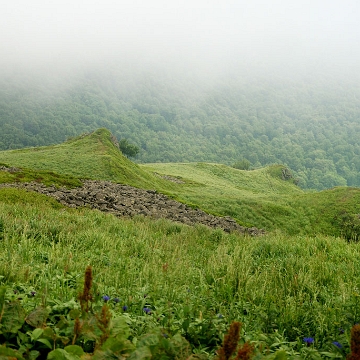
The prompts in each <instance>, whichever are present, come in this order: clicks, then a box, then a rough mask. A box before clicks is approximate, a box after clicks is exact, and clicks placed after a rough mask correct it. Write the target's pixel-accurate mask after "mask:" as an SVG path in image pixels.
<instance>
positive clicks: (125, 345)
mask: <svg viewBox="0 0 360 360" xmlns="http://www.w3.org/2000/svg"><path fill="white" fill-rule="evenodd" d="M133 349H134V345H133V344H132V343H131V342H130V341H129V340H125V341H123V340H122V339H121V338H120V339H119V338H109V339H107V340H106V341H105V343H104V344H103V346H102V347H101V350H104V351H106V350H111V351H112V352H114V353H118V352H121V353H123V352H124V351H126V352H129V351H131V350H133Z"/></svg>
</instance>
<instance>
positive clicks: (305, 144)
mask: <svg viewBox="0 0 360 360" xmlns="http://www.w3.org/2000/svg"><path fill="white" fill-rule="evenodd" d="M114 71H115V73H114ZM198 80H199V79H196V78H194V77H190V76H183V77H180V76H179V77H177V76H173V75H171V74H169V73H168V72H166V71H164V72H161V71H158V72H157V71H153V72H140V71H138V72H136V71H134V72H130V73H125V72H122V71H121V70H114V69H113V70H112V72H106V71H102V72H95V71H94V72H87V73H86V74H85V73H84V74H77V75H76V76H74V77H73V78H72V79H71V80H69V79H66V81H65V80H64V81H61V80H59V79H58V80H57V83H52V82H51V81H48V82H46V83H44V82H41V81H40V80H38V79H36V78H31V77H26V76H25V77H24V76H20V75H19V76H13V77H11V78H10V77H7V78H6V77H3V78H1V79H0V126H1V132H0V149H3V150H6V149H15V148H21V147H29V146H43V145H48V144H53V143H60V142H62V141H64V140H65V139H66V138H68V137H71V136H76V135H79V134H81V133H83V132H89V131H92V130H94V129H96V128H99V127H106V128H108V129H109V130H110V131H111V132H112V133H113V134H114V135H115V136H116V137H117V139H118V140H120V139H127V140H126V141H128V144H131V145H132V146H134V149H133V150H136V149H139V150H140V151H139V153H138V154H137V159H138V161H140V162H194V161H195V162H197V161H202V162H218V163H224V164H228V165H232V164H234V163H236V162H239V161H242V160H243V159H246V160H247V161H248V162H249V166H248V167H249V168H254V167H260V166H264V165H267V164H272V163H281V164H284V165H286V166H288V167H289V168H290V169H292V170H293V172H294V174H295V177H297V178H298V180H299V185H300V186H302V187H304V188H314V189H323V188H329V187H333V186H337V185H349V186H360V143H359V141H358V138H359V134H360V103H359V101H358V99H359V98H360V88H359V85H358V83H357V82H356V81H355V79H347V80H344V79H343V80H339V79H338V78H336V77H335V76H334V77H331V76H327V77H322V76H320V75H318V76H317V77H312V78H309V79H305V80H302V79H301V78H299V77H298V78H296V77H295V76H294V78H293V79H291V80H289V79H284V78H280V77H278V78H277V77H276V76H273V78H272V79H270V77H268V78H265V77H262V78H261V77H260V76H259V77H253V78H250V77H246V76H245V75H244V76H242V77H239V76H238V77H233V78H223V79H222V80H218V81H211V79H210V80H208V81H198ZM125 145H126V144H125ZM135 155H136V154H135ZM130 156H133V155H130Z"/></svg>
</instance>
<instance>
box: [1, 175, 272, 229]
mask: <svg viewBox="0 0 360 360" xmlns="http://www.w3.org/2000/svg"><path fill="white" fill-rule="evenodd" d="M4 186H6V187H18V188H24V189H26V190H29V191H36V192H39V193H42V194H45V195H48V196H51V197H53V198H55V199H56V200H58V201H59V202H60V203H62V204H63V205H66V206H70V207H74V208H78V207H89V208H91V209H98V210H100V211H104V212H109V213H112V214H114V215H115V216H119V217H121V216H130V217H131V216H135V215H144V216H150V217H152V218H165V219H169V220H172V221H176V222H180V223H183V224H187V225H195V224H197V223H200V224H204V225H206V226H209V227H211V228H219V229H222V230H224V231H226V232H234V231H235V232H239V233H242V234H249V235H252V236H255V235H262V234H264V233H265V232H264V230H261V229H257V228H245V227H243V226H240V225H239V224H238V223H237V222H236V221H235V220H234V219H232V218H231V217H218V216H213V215H210V214H207V213H205V212H204V211H202V210H199V209H193V208H191V207H190V206H188V205H186V204H183V203H181V202H178V201H175V200H173V199H171V198H169V197H167V196H166V195H164V194H161V193H158V192H157V191H156V190H142V189H137V188H134V187H131V186H127V185H121V184H115V183H112V182H109V181H96V180H86V181H84V182H83V186H82V187H80V188H75V189H66V188H60V189H59V188H56V187H54V186H50V187H48V186H45V185H43V184H39V183H17V184H2V185H0V187H4Z"/></svg>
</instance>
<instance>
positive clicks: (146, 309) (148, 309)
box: [143, 307, 151, 314]
mask: <svg viewBox="0 0 360 360" xmlns="http://www.w3.org/2000/svg"><path fill="white" fill-rule="evenodd" d="M143 311H144V312H145V313H146V314H151V309H150V308H149V307H144V308H143Z"/></svg>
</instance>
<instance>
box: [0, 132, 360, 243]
mask: <svg viewBox="0 0 360 360" xmlns="http://www.w3.org/2000/svg"><path fill="white" fill-rule="evenodd" d="M0 162H2V163H7V164H9V166H16V167H26V168H31V169H34V170H26V174H27V175H26V176H25V173H24V171H23V172H22V173H18V174H17V173H13V174H11V173H7V172H0V181H1V182H6V181H19V179H20V177H22V180H20V181H25V180H35V181H42V182H45V183H47V184H50V183H51V181H55V177H56V176H58V177H63V179H62V181H63V183H64V182H65V183H66V179H65V178H66V177H67V178H69V179H70V178H71V179H73V180H72V181H73V182H74V181H75V182H76V179H75V178H74V177H79V178H90V179H97V180H111V181H114V182H118V183H123V184H127V185H132V186H136V187H139V188H143V189H156V190H158V191H160V192H163V193H166V194H167V195H170V196H171V197H173V198H175V199H176V200H179V201H181V202H184V203H187V204H189V205H191V206H193V207H195V208H200V209H202V210H204V211H207V212H209V213H212V214H214V215H220V216H231V217H233V218H234V219H236V220H237V221H238V222H239V223H240V224H241V225H243V226H248V227H250V226H255V227H257V228H263V229H265V230H267V231H274V230H280V231H283V232H285V233H287V234H308V235H315V234H319V233H321V234H326V235H336V236H340V235H344V234H347V235H346V236H347V237H348V238H352V237H353V234H352V233H354V234H355V237H357V236H360V234H358V233H359V232H360V223H359V224H357V220H356V214H359V213H360V189H357V188H346V187H341V188H340V187H339V188H334V189H330V190H326V191H322V192H306V191H304V190H301V189H300V188H299V187H297V186H296V185H294V181H293V179H292V178H291V177H290V178H287V180H284V176H283V175H284V169H285V168H284V167H283V166H280V165H273V166H270V167H266V168H261V169H257V170H252V171H242V170H237V169H234V168H231V167H228V166H226V165H221V164H208V163H168V164H160V163H157V164H146V165H137V164H135V163H133V162H131V161H130V160H128V159H127V158H126V157H124V156H123V155H122V154H121V152H120V151H119V149H118V147H117V146H116V144H115V142H114V140H113V138H112V135H111V133H110V132H109V131H108V130H106V129H99V130H97V131H95V132H93V133H91V134H88V135H83V136H80V137H78V138H75V139H72V140H69V141H67V142H65V143H63V144H60V145H54V146H48V147H39V148H30V149H21V150H10V151H5V152H0ZM37 169H42V170H41V171H45V172H46V171H47V175H46V176H44V174H45V172H44V173H43V175H41V174H40V172H41V171H40V170H37ZM53 171H55V172H56V173H58V174H61V175H56V174H55V173H53V175H51V176H50V175H49V174H50V172H53ZM165 175H166V176H165ZM169 176H170V177H169ZM171 177H173V178H171ZM285 178H286V177H285ZM179 180H180V181H179ZM59 181H60V180H59ZM59 181H58V182H59ZM69 181H70V180H69ZM349 221H350V222H349ZM354 221H355V223H352V222H354ZM349 234H350V235H349ZM357 234H358V235H357Z"/></svg>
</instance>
